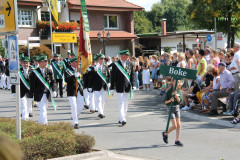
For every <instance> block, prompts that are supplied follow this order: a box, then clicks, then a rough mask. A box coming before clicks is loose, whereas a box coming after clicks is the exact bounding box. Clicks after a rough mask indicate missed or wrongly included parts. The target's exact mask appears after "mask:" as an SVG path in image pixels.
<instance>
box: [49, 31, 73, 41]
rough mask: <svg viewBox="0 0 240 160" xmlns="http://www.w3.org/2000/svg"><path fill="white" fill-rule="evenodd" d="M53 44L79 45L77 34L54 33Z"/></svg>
mask: <svg viewBox="0 0 240 160" xmlns="http://www.w3.org/2000/svg"><path fill="white" fill-rule="evenodd" d="M52 41H53V43H77V34H76V33H53V34H52Z"/></svg>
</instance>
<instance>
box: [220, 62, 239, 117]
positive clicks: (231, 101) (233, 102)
mask: <svg viewBox="0 0 240 160" xmlns="http://www.w3.org/2000/svg"><path fill="white" fill-rule="evenodd" d="M236 63H237V65H238V68H239V67H240V60H238V59H237V60H236ZM239 69H240V68H239ZM238 88H239V84H238ZM239 99H240V90H237V91H235V92H232V93H230V94H229V98H228V111H227V112H224V113H223V114H224V115H231V116H232V115H234V112H235V110H234V109H236V106H237V105H238V104H237V101H238V100H239Z"/></svg>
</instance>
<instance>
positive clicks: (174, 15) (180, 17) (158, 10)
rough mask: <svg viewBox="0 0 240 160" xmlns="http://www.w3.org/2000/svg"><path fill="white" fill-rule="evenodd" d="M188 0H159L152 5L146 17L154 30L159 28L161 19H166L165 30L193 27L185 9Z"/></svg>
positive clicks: (188, 2) (171, 30)
mask: <svg viewBox="0 0 240 160" xmlns="http://www.w3.org/2000/svg"><path fill="white" fill-rule="evenodd" d="M189 4H190V0H161V2H158V3H155V4H153V6H152V10H151V11H150V12H149V13H148V18H149V19H150V20H151V21H152V23H153V28H154V30H155V31H160V30H161V19H162V18H166V19H167V31H168V32H173V31H179V30H190V29H194V28H195V26H194V24H192V23H190V16H189V15H188V14H187V12H186V10H187V8H188V5H189Z"/></svg>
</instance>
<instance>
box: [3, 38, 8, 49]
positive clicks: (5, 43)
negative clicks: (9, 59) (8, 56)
mask: <svg viewBox="0 0 240 160" xmlns="http://www.w3.org/2000/svg"><path fill="white" fill-rule="evenodd" d="M2 47H3V48H7V40H6V39H2Z"/></svg>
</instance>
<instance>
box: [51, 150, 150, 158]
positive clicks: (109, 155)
mask: <svg viewBox="0 0 240 160" xmlns="http://www.w3.org/2000/svg"><path fill="white" fill-rule="evenodd" d="M103 158H111V159H113V160H114V159H121V160H129V159H131V160H146V159H143V158H138V157H132V156H126V155H121V154H116V153H113V152H112V151H109V150H102V151H95V152H90V153H83V154H78V155H72V156H66V157H59V158H53V159H49V160H80V159H81V160H87V159H89V160H90V159H91V160H93V159H95V160H97V159H103Z"/></svg>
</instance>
